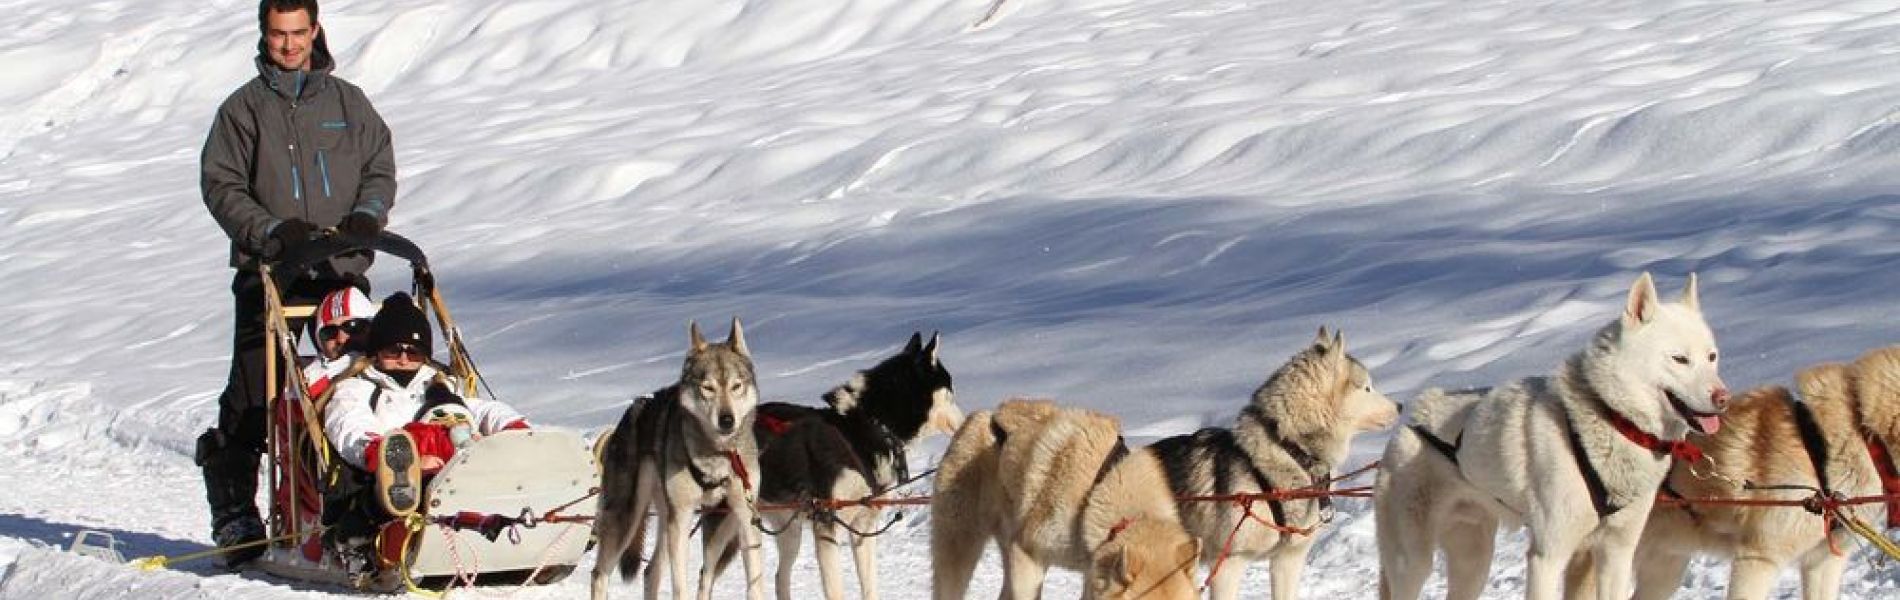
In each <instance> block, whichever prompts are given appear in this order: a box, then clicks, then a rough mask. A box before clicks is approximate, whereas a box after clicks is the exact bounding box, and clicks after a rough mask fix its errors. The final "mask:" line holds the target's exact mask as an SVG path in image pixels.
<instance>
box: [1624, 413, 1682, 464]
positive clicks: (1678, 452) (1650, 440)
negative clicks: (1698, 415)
mask: <svg viewBox="0 0 1900 600" xmlns="http://www.w3.org/2000/svg"><path fill="white" fill-rule="evenodd" d="M1603 408H1604V411H1603V412H1604V413H1605V414H1606V415H1607V416H1608V417H1609V419H1610V426H1612V427H1615V428H1616V432H1617V433H1621V434H1623V438H1624V439H1627V440H1629V441H1631V442H1634V443H1635V444H1636V445H1638V446H1642V447H1644V448H1646V449H1648V450H1649V451H1650V452H1655V453H1657V454H1665V453H1666V454H1668V455H1670V456H1674V457H1676V460H1680V461H1684V462H1687V463H1690V464H1695V463H1699V462H1702V459H1703V458H1704V455H1703V454H1702V448H1701V447H1700V446H1697V445H1695V443H1694V442H1691V441H1689V440H1665V439H1662V438H1659V437H1656V435H1655V434H1652V433H1650V432H1647V431H1643V430H1642V428H1640V427H1637V426H1636V424H1635V423H1631V422H1630V420H1629V419H1628V418H1627V417H1624V416H1623V413H1619V412H1616V409H1613V408H1610V407H1608V406H1605V407H1603Z"/></svg>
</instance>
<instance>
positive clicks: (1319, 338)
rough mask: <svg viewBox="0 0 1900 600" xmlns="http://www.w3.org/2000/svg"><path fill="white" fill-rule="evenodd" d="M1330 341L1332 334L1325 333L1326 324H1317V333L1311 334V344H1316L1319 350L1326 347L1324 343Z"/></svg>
mask: <svg viewBox="0 0 1900 600" xmlns="http://www.w3.org/2000/svg"><path fill="white" fill-rule="evenodd" d="M1332 341H1333V339H1332V336H1328V335H1326V326H1325V325H1321V326H1319V335H1316V336H1313V345H1314V346H1318V347H1319V349H1321V350H1325V349H1327V348H1326V345H1327V344H1330V343H1332Z"/></svg>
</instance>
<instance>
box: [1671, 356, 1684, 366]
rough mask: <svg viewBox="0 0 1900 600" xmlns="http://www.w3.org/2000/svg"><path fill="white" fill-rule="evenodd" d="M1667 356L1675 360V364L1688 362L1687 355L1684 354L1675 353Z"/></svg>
mask: <svg viewBox="0 0 1900 600" xmlns="http://www.w3.org/2000/svg"><path fill="white" fill-rule="evenodd" d="M1669 358H1670V360H1674V361H1676V364H1679V365H1686V364H1689V356H1688V355H1686V354H1676V355H1673V356H1670V357H1669Z"/></svg>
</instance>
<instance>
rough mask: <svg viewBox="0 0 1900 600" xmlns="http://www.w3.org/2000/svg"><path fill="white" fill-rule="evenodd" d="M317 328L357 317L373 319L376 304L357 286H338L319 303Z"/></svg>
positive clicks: (340, 323)
mask: <svg viewBox="0 0 1900 600" xmlns="http://www.w3.org/2000/svg"><path fill="white" fill-rule="evenodd" d="M316 316H317V328H318V329H322V328H324V327H334V326H338V325H342V324H343V323H346V322H349V321H354V320H356V319H371V318H375V316H376V305H375V304H371V303H370V301H369V296H366V295H364V294H363V290H359V289H356V286H353V285H351V286H344V287H341V288H337V290H336V291H334V292H330V293H329V294H325V295H324V296H323V302H320V303H318V304H317V315H316Z"/></svg>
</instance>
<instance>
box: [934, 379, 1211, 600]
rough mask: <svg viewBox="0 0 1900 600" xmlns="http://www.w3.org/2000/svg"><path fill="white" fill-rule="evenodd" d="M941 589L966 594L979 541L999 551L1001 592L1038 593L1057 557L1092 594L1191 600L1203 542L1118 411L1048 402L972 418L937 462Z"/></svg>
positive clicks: (1019, 597) (1024, 598) (1020, 403)
mask: <svg viewBox="0 0 1900 600" xmlns="http://www.w3.org/2000/svg"><path fill="white" fill-rule="evenodd" d="M930 512H931V515H930V557H931V564H932V566H933V569H934V573H933V579H934V582H933V585H934V590H933V591H934V597H935V598H937V599H938V600H954V599H959V598H963V596H964V592H965V591H966V590H967V588H968V586H969V583H970V575H971V573H972V572H974V571H975V569H976V562H977V560H978V559H980V558H982V556H983V546H984V545H985V544H984V543H983V542H984V541H985V540H995V541H996V543H997V546H998V547H999V549H1000V550H1001V551H1002V556H1003V593H1002V597H1003V598H1013V599H1016V600H1031V599H1033V598H1039V597H1041V593H1042V579H1043V575H1044V574H1045V572H1046V571H1047V569H1048V567H1049V566H1050V565H1055V566H1059V567H1063V568H1068V569H1075V570H1078V571H1082V572H1083V573H1084V575H1085V578H1084V582H1083V585H1084V587H1085V590H1086V591H1085V595H1084V597H1085V598H1095V599H1102V600H1107V599H1119V598H1128V599H1133V598H1143V599H1147V600H1170V599H1191V598H1194V597H1195V595H1196V592H1195V589H1194V565H1195V559H1196V557H1198V556H1199V555H1200V553H1201V543H1200V541H1199V540H1196V539H1194V538H1193V537H1191V536H1189V535H1188V534H1187V531H1185V530H1183V529H1182V528H1181V521H1180V518H1179V517H1178V516H1177V514H1176V512H1175V507H1174V497H1173V496H1172V495H1170V494H1169V492H1168V481H1167V475H1166V474H1165V473H1163V472H1162V470H1161V463H1160V461H1158V460H1156V459H1155V456H1154V453H1153V452H1151V451H1149V450H1148V449H1147V448H1141V449H1137V450H1133V451H1130V450H1129V449H1128V447H1127V445H1125V444H1124V443H1123V441H1122V438H1121V426H1120V423H1118V422H1116V420H1115V419H1114V418H1113V417H1109V416H1107V415H1103V414H1100V413H1095V412H1092V411H1086V410H1081V409H1074V408H1060V407H1057V406H1056V405H1055V404H1054V403H1052V402H1049V401H1041V400H1010V401H1007V402H1004V403H1003V404H1002V405H1001V406H998V407H997V408H996V410H995V411H982V412H977V413H975V414H972V415H970V417H969V418H968V419H965V420H964V422H963V427H961V428H958V429H957V434H956V435H955V436H953V437H952V438H951V439H950V447H949V448H948V449H947V450H945V451H944V457H943V462H942V463H941V464H939V465H938V466H937V479H936V495H935V497H934V498H933V499H932V500H931V503H930Z"/></svg>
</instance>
